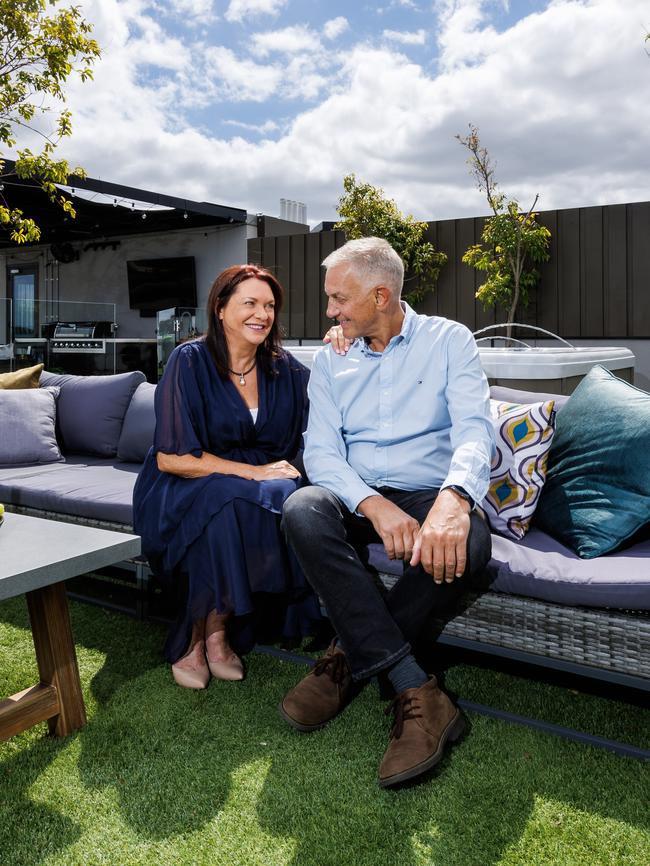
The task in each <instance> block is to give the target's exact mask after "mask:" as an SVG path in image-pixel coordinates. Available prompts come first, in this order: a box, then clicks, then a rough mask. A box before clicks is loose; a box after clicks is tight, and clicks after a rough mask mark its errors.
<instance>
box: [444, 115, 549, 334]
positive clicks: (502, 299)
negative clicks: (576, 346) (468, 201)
mask: <svg viewBox="0 0 650 866" xmlns="http://www.w3.org/2000/svg"><path fill="white" fill-rule="evenodd" d="M456 138H457V139H458V141H459V142H460V143H461V144H462V145H463V147H466V148H467V150H469V153H470V156H469V157H468V160H467V162H468V164H469V166H470V171H471V173H472V174H473V175H474V177H475V178H476V182H477V185H478V188H479V189H480V190H481V191H482V192H484V193H485V195H486V197H487V201H488V204H489V206H490V209H491V210H492V213H493V216H491V217H488V218H487V219H486V221H485V226H484V227H483V232H482V234H481V243H480V244H474V245H473V246H471V247H469V249H468V250H467V251H466V252H465V254H464V255H463V262H465V264H467V265H471V266H472V267H474V268H476V269H477V270H479V271H483V272H485V274H486V280H485V282H484V283H483V285H481V286H479V288H478V291H477V292H476V297H477V298H478V299H479V300H480V301H482V302H483V304H484V306H485V307H491V306H494V305H495V304H502V305H503V306H505V307H507V308H508V316H507V319H506V322H507V324H509V325H510V324H512V323H513V322H514V320H515V313H516V311H517V306H518V305H519V302H521V303H523V305H524V306H526V304H527V303H528V293H529V291H530V290H531V289H532V288H533V287H534V286H535V285H536V283H537V281H538V280H539V277H540V273H539V271H538V270H537V269H536V268H535V267H534V264H537V263H539V262H546V261H548V259H549V257H550V254H549V249H548V248H549V241H550V237H551V233H550V231H549V230H548V229H547V228H546V226H543V225H540V224H539V223H538V222H537V214H536V213H534V208H535V205H536V204H537V200H538V198H539V195H536V196H535V200H534V201H533V203H532V205H531V206H530V208H529V209H528V211H527V212H526V213H522V212H521V211H520V208H519V204H518V202H517V201H515V199H510V200H509V201H506V196H505V195H504V193H502V192H499V190H498V188H497V182H496V181H495V179H494V164H493V163H492V160H491V159H490V155H489V154H488V152H487V150H486V148H484V147H481V142H480V139H479V135H478V129H477V127H475V126H472V124H470V126H469V135H467V136H466V137H465V138H463V137H462V136H460V135H457V136H456ZM508 336H510V328H509V329H508Z"/></svg>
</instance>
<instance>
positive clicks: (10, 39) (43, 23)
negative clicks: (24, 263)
mask: <svg viewBox="0 0 650 866" xmlns="http://www.w3.org/2000/svg"><path fill="white" fill-rule="evenodd" d="M59 2H60V0H0V174H1V175H2V177H3V178H6V177H7V175H6V174H5V172H4V169H5V163H4V160H3V159H2V157H4V156H5V155H6V150H11V149H13V148H14V147H15V146H16V144H17V136H18V132H19V130H20V129H25V130H31V131H33V132H36V133H37V134H38V135H40V136H42V138H43V139H44V145H43V148H42V150H41V152H40V153H36V154H35V153H33V152H32V151H31V150H30V149H29V148H23V149H21V150H18V151H17V159H16V163H15V168H14V172H15V174H16V175H17V176H18V177H19V178H21V179H22V180H30V179H33V180H34V182H35V183H37V184H38V185H39V186H40V187H41V188H42V189H43V191H44V193H45V194H46V195H47V196H48V197H49V198H50V200H51V201H53V202H55V203H57V204H59V205H60V206H61V208H62V209H63V211H64V212H66V213H68V214H69V215H70V216H72V217H74V216H75V212H74V208H73V206H72V202H71V201H70V200H69V199H67V198H66V197H65V196H64V195H62V194H61V192H60V190H59V189H58V188H57V186H56V184H57V183H58V184H66V183H67V182H68V177H69V175H70V174H72V175H75V176H78V177H83V176H84V172H83V169H81V168H75V169H74V170H71V169H70V167H69V165H68V163H67V162H66V160H64V159H58V160H57V159H55V158H54V151H55V149H56V147H57V145H58V144H59V142H60V141H61V139H62V138H64V137H66V136H69V135H70V134H71V132H72V126H71V119H70V112H69V111H68V110H67V109H65V108H62V109H61V110H54V109H53V108H52V105H56V103H57V102H58V103H63V104H64V105H65V101H66V100H65V92H64V85H65V83H66V81H67V80H68V78H69V77H70V75H71V74H73V73H77V74H78V75H79V76H80V77H81V80H82V81H86V80H88V79H90V78H92V71H91V68H90V67H91V65H92V63H94V61H95V60H96V59H97V58H98V57H99V54H100V51H99V46H98V45H97V43H96V42H95V40H94V39H92V38H90V33H91V30H92V27H91V25H90V24H88V22H87V21H85V20H84V19H83V18H82V17H81V12H80V10H79V7H76V6H73V7H66V8H63V9H60V10H58V11H54V9H53V7H54V6H56V5H57V4H58V3H59ZM50 112H52V113H50ZM39 121H41V125H43V121H49V124H48V125H49V128H50V129H51V130H52V132H50V133H49V134H48V133H45V132H43V131H42V129H39V128H38V126H37V124H38V122H39ZM5 186H6V184H4V185H2V189H1V191H0V226H1V227H2V229H3V230H5V231H8V232H9V233H10V236H11V239H12V240H13V241H15V242H16V243H25V242H27V241H38V240H39V239H40V230H39V228H38V226H37V225H36V223H35V222H34V220H33V219H31V218H30V217H28V216H25V214H23V212H22V211H21V210H20V209H19V208H12V207H11V205H10V203H9V201H8V198H9V196H8V195H7V194H6V191H5Z"/></svg>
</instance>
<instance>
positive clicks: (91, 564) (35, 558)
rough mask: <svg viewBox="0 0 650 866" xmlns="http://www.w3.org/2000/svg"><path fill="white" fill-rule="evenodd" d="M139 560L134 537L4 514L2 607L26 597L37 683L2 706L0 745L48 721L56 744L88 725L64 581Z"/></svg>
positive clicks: (0, 554)
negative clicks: (6, 601) (57, 738)
mask: <svg viewBox="0 0 650 866" xmlns="http://www.w3.org/2000/svg"><path fill="white" fill-rule="evenodd" d="M138 553H140V539H139V537H138V536H135V535H126V534H125V533H122V532H108V531H107V530H105V529H94V528H91V527H88V526H77V525H76V524H72V523H62V522H59V521H55V520H43V519H42V518H40V517H26V516H24V515H22V514H5V520H4V524H3V525H2V526H0V600H2V599H5V598H12V597H13V596H16V595H22V594H23V593H25V594H26V596H27V607H28V609H29V618H30V621H31V626H32V636H33V638H34V648H35V650H36V660H37V662H38V670H39V674H40V683H39V684H38V685H36V686H32V687H31V688H28V689H25V690H24V691H22V692H18V693H17V694H15V695H12V696H11V697H9V698H5V699H4V700H0V740H6V739H8V738H9V737H11V736H13V735H14V734H17V733H19V732H20V731H24V730H26V729H27V728H30V727H32V725H36V724H38V722H44V721H46V720H47V722H48V725H49V729H50V733H52V734H56V735H58V736H63V735H65V734H69V733H70V732H71V731H74V730H76V729H77V728H81V727H83V725H85V724H86V710H85V707H84V702H83V695H82V693H81V684H80V682H79V669H78V667H77V656H76V653H75V648H74V641H73V638H72V629H71V627H70V616H69V612H68V600H67V597H66V593H65V584H64V581H65V580H66V579H67V578H69V577H75V576H76V575H79V574H85V573H86V572H88V571H92V570H93V569H95V568H102V567H103V566H105V565H111V564H113V563H115V562H119V561H120V560H122V559H127V558H129V557H131V556H137V555H138Z"/></svg>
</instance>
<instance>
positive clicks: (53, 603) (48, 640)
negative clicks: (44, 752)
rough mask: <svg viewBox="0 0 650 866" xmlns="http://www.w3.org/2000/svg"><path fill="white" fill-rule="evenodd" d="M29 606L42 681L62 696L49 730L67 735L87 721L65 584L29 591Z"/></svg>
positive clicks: (58, 734)
mask: <svg viewBox="0 0 650 866" xmlns="http://www.w3.org/2000/svg"><path fill="white" fill-rule="evenodd" d="M27 607H28V610H29V618H30V620H31V624H32V635H33V637H34V648H35V650H36V661H37V662H38V671H39V674H40V677H41V684H42V685H45V686H54V688H55V689H56V692H57V695H58V699H59V712H58V714H56V715H54V716H52V717H51V718H49V719H48V725H49V728H50V733H51V734H56V735H57V736H65V735H66V734H69V733H71V732H72V731H76V730H77V728H82V727H83V726H84V725H85V724H86V710H85V707H84V700H83V694H82V692H81V683H80V681H79V668H78V667H77V655H76V652H75V648H74V641H73V638H72V628H71V626H70V613H69V610H68V599H67V596H66V594H65V583H64V582H63V581H62V582H60V583H53V584H52V585H51V586H45V587H43V588H42V589H36V590H34V591H33V592H28V593H27Z"/></svg>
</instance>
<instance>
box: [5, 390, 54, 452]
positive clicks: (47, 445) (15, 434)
mask: <svg viewBox="0 0 650 866" xmlns="http://www.w3.org/2000/svg"><path fill="white" fill-rule="evenodd" d="M58 395H59V388H21V389H19V390H16V391H8V390H0V464H1V465H4V466H15V465H16V464H20V463H32V464H34V463H54V462H56V461H60V460H63V457H62V456H61V451H60V450H59V446H58V443H57V441H56V424H55V422H56V398H57V397H58Z"/></svg>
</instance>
